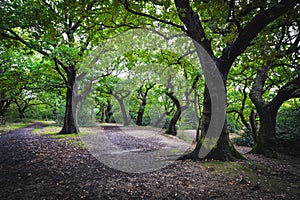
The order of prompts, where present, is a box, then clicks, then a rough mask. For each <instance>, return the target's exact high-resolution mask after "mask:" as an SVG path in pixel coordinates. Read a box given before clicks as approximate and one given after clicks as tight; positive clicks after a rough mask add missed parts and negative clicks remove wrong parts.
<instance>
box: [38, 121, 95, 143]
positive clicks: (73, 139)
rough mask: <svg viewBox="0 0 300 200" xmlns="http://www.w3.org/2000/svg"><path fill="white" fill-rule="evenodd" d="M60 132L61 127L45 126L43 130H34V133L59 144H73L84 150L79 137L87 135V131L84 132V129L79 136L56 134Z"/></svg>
mask: <svg viewBox="0 0 300 200" xmlns="http://www.w3.org/2000/svg"><path fill="white" fill-rule="evenodd" d="M60 130H61V127H58V126H51V125H50V126H47V127H45V128H43V129H38V128H36V129H34V131H33V132H34V133H37V134H41V135H46V136H48V137H50V138H54V139H57V140H59V141H60V142H63V143H67V144H75V145H77V146H78V147H80V148H84V144H83V142H82V141H81V140H80V136H82V135H85V134H89V133H90V132H89V131H85V130H84V129H83V130H82V131H81V132H80V133H79V134H75V133H72V134H58V133H59V131H60Z"/></svg>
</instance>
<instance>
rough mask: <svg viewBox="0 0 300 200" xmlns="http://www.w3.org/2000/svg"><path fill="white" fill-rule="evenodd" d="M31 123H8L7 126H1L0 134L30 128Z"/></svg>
mask: <svg viewBox="0 0 300 200" xmlns="http://www.w3.org/2000/svg"><path fill="white" fill-rule="evenodd" d="M30 124H32V123H30V122H27V123H24V122H18V123H17V122H13V123H12V122H7V123H5V124H1V125H0V134H1V133H4V132H8V131H12V130H15V129H19V128H24V127H26V126H29V125H30Z"/></svg>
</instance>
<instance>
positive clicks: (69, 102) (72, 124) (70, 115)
mask: <svg viewBox="0 0 300 200" xmlns="http://www.w3.org/2000/svg"><path fill="white" fill-rule="evenodd" d="M66 73H67V77H68V83H67V84H68V85H67V95H66V111H65V118H64V126H63V128H62V130H61V131H60V132H59V134H71V133H79V128H78V123H77V103H76V101H74V98H73V97H74V95H75V93H74V91H73V90H74V85H75V80H76V69H75V66H70V67H69V68H68V69H67V70H66Z"/></svg>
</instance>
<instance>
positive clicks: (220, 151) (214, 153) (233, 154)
mask: <svg viewBox="0 0 300 200" xmlns="http://www.w3.org/2000/svg"><path fill="white" fill-rule="evenodd" d="M211 115H212V109H211V98H210V94H209V90H208V89H207V87H205V90H204V100H203V112H202V129H201V136H200V139H199V140H198V141H197V145H196V148H195V149H194V151H193V152H191V153H190V154H188V155H184V156H182V158H181V159H193V160H200V159H216V160H222V161H230V160H235V159H244V157H243V156H242V155H241V154H240V153H239V152H238V151H236V149H235V148H234V146H233V145H232V144H231V142H230V140H229V134H228V132H227V123H226V120H225V122H224V126H223V129H222V132H221V134H218V133H216V135H220V136H219V137H218V138H210V139H211V140H215V141H216V145H215V146H214V147H211V146H207V144H205V143H204V141H205V138H206V136H207V133H208V129H209V126H210V122H211ZM201 149H202V150H201ZM200 150H201V151H200ZM201 152H209V153H208V154H207V155H202V153H201Z"/></svg>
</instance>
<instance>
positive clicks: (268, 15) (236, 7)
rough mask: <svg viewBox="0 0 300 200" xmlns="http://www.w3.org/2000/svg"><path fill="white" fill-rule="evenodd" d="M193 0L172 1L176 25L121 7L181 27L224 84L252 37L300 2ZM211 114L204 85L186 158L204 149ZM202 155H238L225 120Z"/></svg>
mask: <svg viewBox="0 0 300 200" xmlns="http://www.w3.org/2000/svg"><path fill="white" fill-rule="evenodd" d="M168 2H169V1H168ZM196 2H197V3H195V4H192V3H191V2H190V1H189V0H174V3H175V7H176V9H177V13H178V17H179V18H180V20H181V21H182V23H183V24H184V26H181V25H178V24H176V21H175V23H173V22H171V21H167V20H165V18H166V15H163V16H154V15H149V14H145V13H143V12H140V11H135V10H134V9H133V8H131V7H130V3H129V1H124V7H125V8H126V9H127V10H128V11H130V12H132V13H134V14H137V15H140V16H144V17H148V18H151V19H154V20H157V21H160V22H164V23H166V24H171V25H173V26H175V27H177V28H181V29H182V30H183V31H184V32H185V33H187V34H188V35H189V36H190V37H191V38H192V39H194V40H195V41H196V42H197V43H198V44H200V45H201V46H202V47H203V48H204V49H205V50H206V52H207V53H208V54H209V56H210V57H211V59H212V60H213V61H214V62H215V65H216V66H217V68H218V70H219V72H220V74H221V76H222V78H223V82H224V85H225V86H226V80H227V76H228V73H229V71H230V69H231V67H232V65H233V63H234V62H235V60H236V58H237V57H238V56H240V55H241V54H242V53H243V52H244V51H245V50H246V48H247V47H248V46H250V45H251V42H253V39H254V38H255V37H256V36H257V35H258V34H259V33H260V32H261V30H262V29H263V28H264V27H266V26H268V25H269V24H270V23H271V22H273V21H274V20H276V19H277V18H279V17H280V16H282V15H284V14H285V13H286V12H287V11H289V10H291V9H293V8H294V7H295V6H296V5H297V4H298V3H299V0H283V1H280V2H279V3H278V2H277V1H276V2H270V3H267V2H261V3H258V2H256V1H253V2H251V3H250V4H249V5H247V3H246V2H244V1H241V2H235V1H229V2H228V3H226V2H224V1H218V2H215V1H214V2H213V3H212V2H207V1H196ZM153 3H154V4H156V5H157V4H158V5H160V6H164V7H166V6H168V5H167V3H159V2H157V1H155V2H154V1H153ZM216 7H218V9H219V12H215V9H216ZM210 9H214V11H213V12H211V10H210ZM170 10H172V8H171V9H170ZM199 16H201V18H200V17H199ZM204 25H205V26H204ZM216 36H218V38H217V40H220V39H219V38H220V37H221V38H222V40H223V41H222V42H221V43H220V42H219V43H215V44H214V43H213V41H212V40H213V39H215V40H216V38H215V37H216ZM218 44H219V45H218ZM213 49H215V51H214V50H213ZM202 67H206V66H202ZM211 114H212V107H211V98H210V94H209V90H208V88H207V87H205V92H204V102H203V118H202V131H201V132H202V135H201V139H200V140H199V141H197V146H196V148H195V150H194V151H193V152H192V153H191V154H189V155H187V156H186V157H185V158H193V159H199V152H200V149H201V148H204V149H205V148H206V147H205V145H203V138H205V136H206V134H207V132H208V127H209V124H210V122H211V118H210V116H211ZM205 157H206V158H214V159H220V160H233V159H235V158H241V156H240V154H239V153H238V152H237V151H236V150H235V149H234V147H233V146H232V145H231V144H230V142H229V136H228V133H227V127H226V122H225V123H224V127H223V129H222V133H221V136H220V137H219V138H218V139H217V145H216V147H214V148H213V149H212V151H210V153H209V154H208V155H207V156H205Z"/></svg>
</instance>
